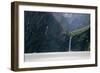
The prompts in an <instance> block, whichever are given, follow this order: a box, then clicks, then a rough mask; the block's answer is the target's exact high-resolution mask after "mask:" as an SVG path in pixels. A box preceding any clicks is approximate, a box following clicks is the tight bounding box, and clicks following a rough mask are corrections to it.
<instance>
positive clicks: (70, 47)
mask: <svg viewBox="0 0 100 73" xmlns="http://www.w3.org/2000/svg"><path fill="white" fill-rule="evenodd" d="M71 40H72V36H70V38H69V52H70V51H71Z"/></svg>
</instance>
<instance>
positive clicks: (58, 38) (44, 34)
mask: <svg viewBox="0 0 100 73" xmlns="http://www.w3.org/2000/svg"><path fill="white" fill-rule="evenodd" d="M24 16H25V18H24V20H25V22H24V23H25V24H24V25H25V27H24V29H25V30H24V35H25V37H24V40H25V42H24V44H25V45H24V47H25V53H39V52H65V51H68V50H69V38H70V35H69V34H68V33H69V32H72V31H74V30H77V28H82V27H85V26H87V25H89V24H90V21H89V18H90V15H89V14H76V13H75V14H74V13H70V14H69V13H55V12H33V11H25V12H24ZM78 32H79V31H78ZM71 42H72V43H71V50H73V51H87V50H89V43H90V30H89V29H87V30H86V31H85V32H82V33H81V34H79V35H76V36H74V37H73V38H72V40H71ZM75 42H76V43H75ZM82 44H84V45H82ZM84 46H85V47H84Z"/></svg>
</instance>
